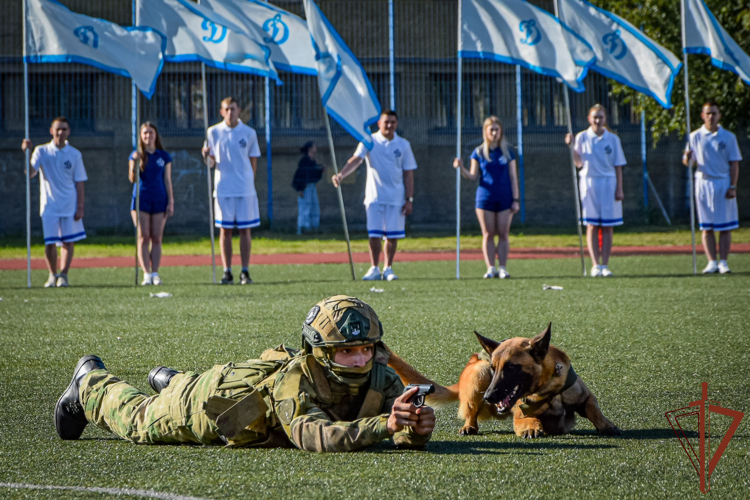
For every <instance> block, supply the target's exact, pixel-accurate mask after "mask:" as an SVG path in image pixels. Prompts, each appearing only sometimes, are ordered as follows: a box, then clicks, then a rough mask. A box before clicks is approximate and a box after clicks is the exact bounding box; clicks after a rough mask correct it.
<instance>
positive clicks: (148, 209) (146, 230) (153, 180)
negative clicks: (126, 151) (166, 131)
mask: <svg viewBox="0 0 750 500" xmlns="http://www.w3.org/2000/svg"><path fill="white" fill-rule="evenodd" d="M138 137H139V140H138V149H137V150H135V151H133V152H132V153H131V155H130V159H129V162H128V164H129V170H128V178H129V179H130V182H132V183H133V184H135V168H136V163H139V164H140V179H141V184H140V188H141V193H140V204H139V207H140V212H141V215H140V229H139V232H138V260H139V261H140V263H141V268H142V269H143V281H142V282H141V285H161V284H162V280H161V277H160V276H159V263H160V262H161V242H162V235H163V234H164V225H165V223H166V222H167V217H171V216H172V215H174V196H173V192H172V157H171V156H169V153H167V152H166V151H164V148H163V147H162V145H161V137H159V131H158V129H157V128H156V125H154V124H153V123H151V122H145V123H143V125H141V128H140V133H139V135H138ZM136 189H137V186H135V185H134V186H133V202H132V204H131V206H130V209H131V215H132V217H133V224H134V225H135V223H136V220H135V218H136V211H135V200H136ZM149 244H150V247H151V248H150V249H149Z"/></svg>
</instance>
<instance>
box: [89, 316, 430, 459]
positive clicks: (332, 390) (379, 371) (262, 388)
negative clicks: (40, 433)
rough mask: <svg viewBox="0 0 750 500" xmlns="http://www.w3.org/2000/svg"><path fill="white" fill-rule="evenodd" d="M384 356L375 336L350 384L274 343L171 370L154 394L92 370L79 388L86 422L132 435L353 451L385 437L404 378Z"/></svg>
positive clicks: (412, 441)
mask: <svg viewBox="0 0 750 500" xmlns="http://www.w3.org/2000/svg"><path fill="white" fill-rule="evenodd" d="M368 307H369V306H368ZM378 338H379V336H378ZM387 362H388V354H387V351H386V350H385V348H384V347H383V346H382V344H380V343H377V344H376V349H375V355H374V357H373V361H372V363H373V364H372V369H371V370H370V373H369V374H368V375H369V376H367V377H365V380H366V382H365V383H363V384H359V385H358V384H357V383H348V382H352V380H347V378H346V377H342V376H341V375H338V374H336V373H334V372H333V371H331V370H330V369H329V368H328V367H327V366H325V364H324V363H321V361H320V359H319V358H318V357H316V356H315V355H313V354H309V353H307V354H306V353H304V352H303V353H296V352H294V351H293V350H290V349H286V348H284V347H283V346H280V347H278V348H276V349H269V350H268V351H266V352H264V353H263V355H262V356H261V359H260V360H249V361H247V362H244V363H236V364H235V363H229V364H227V365H216V366H214V367H213V368H211V369H210V370H208V371H207V372H204V373H202V374H199V373H196V372H183V373H178V374H177V375H175V376H174V377H173V378H172V380H171V382H170V383H169V385H168V386H167V387H166V388H165V389H164V390H163V391H162V392H161V393H160V394H158V395H155V396H148V395H147V394H145V393H143V392H141V391H140V390H138V389H136V388H135V387H133V386H131V385H130V384H128V383H127V382H124V381H122V380H120V379H118V378H117V377H115V376H113V375H111V374H110V373H108V372H107V371H106V370H92V371H91V372H89V373H87V374H86V376H85V377H83V379H81V381H80V391H79V396H80V402H81V404H82V406H83V408H84V410H85V414H86V419H87V420H88V421H89V422H90V423H92V424H95V425H96V426H98V427H100V428H102V429H104V430H107V431H110V432H112V433H114V434H116V435H117V436H120V437H121V438H123V439H126V440H128V441H132V442H134V443H147V444H205V445H210V444H227V445H229V446H232V447H277V446H281V447H284V446H286V447H289V446H291V445H294V446H296V447H298V448H301V449H303V450H307V451H315V452H343V451H353V450H358V449H361V448H363V447H366V446H369V445H372V444H375V443H378V442H380V441H383V440H385V439H388V438H390V437H391V435H390V434H389V433H388V431H387V429H386V422H387V420H388V415H389V414H390V412H391V408H392V407H393V404H394V401H395V400H396V398H397V397H399V396H400V395H401V394H402V393H403V390H404V386H403V384H402V382H401V379H399V377H398V375H396V373H395V372H394V371H393V370H392V369H391V368H389V367H388V366H386V365H387ZM429 439H430V435H426V436H422V435H419V434H417V433H416V432H414V431H413V429H412V428H410V427H405V428H404V430H403V431H400V432H397V433H395V434H394V435H393V440H394V442H395V443H396V444H397V445H399V446H403V447H422V446H424V445H425V444H427V442H428V441H429Z"/></svg>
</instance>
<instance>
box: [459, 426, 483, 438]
mask: <svg viewBox="0 0 750 500" xmlns="http://www.w3.org/2000/svg"><path fill="white" fill-rule="evenodd" d="M475 434H479V429H477V428H476V427H472V426H470V425H464V426H463V427H461V430H460V431H458V435H459V436H471V435H475Z"/></svg>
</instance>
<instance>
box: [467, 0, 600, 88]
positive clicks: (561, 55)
mask: <svg viewBox="0 0 750 500" xmlns="http://www.w3.org/2000/svg"><path fill="white" fill-rule="evenodd" d="M564 32H566V34H569V35H570V36H569V37H566V36H565V34H564ZM460 36H461V43H460V46H459V49H458V57H463V58H473V59H491V60H494V61H499V62H504V63H508V64H518V65H521V66H523V67H524V68H528V69H530V70H532V71H536V72H537V73H541V74H543V75H548V76H554V77H556V78H560V79H562V81H564V82H565V84H566V85H567V86H568V87H570V88H571V89H573V90H575V91H576V92H583V91H584V87H583V83H582V80H583V78H584V77H585V76H586V72H587V70H588V67H589V66H591V65H592V64H593V63H594V62H595V61H596V56H595V55H594V52H593V50H592V48H591V46H589V44H588V43H586V41H585V40H583V39H582V38H581V37H579V36H578V35H576V34H575V33H573V32H572V31H571V30H570V29H569V28H568V27H567V26H565V25H564V24H562V23H561V22H560V20H559V19H557V18H556V17H555V16H553V15H552V14H550V13H549V12H547V11H546V10H543V9H540V8H539V7H536V6H534V5H531V4H530V3H528V2H525V1H523V0H463V1H462V2H461V33H460Z"/></svg>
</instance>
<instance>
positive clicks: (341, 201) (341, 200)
mask: <svg viewBox="0 0 750 500" xmlns="http://www.w3.org/2000/svg"><path fill="white" fill-rule="evenodd" d="M323 116H324V118H325V121H326V132H327V133H328V148H329V149H330V150H331V163H332V164H333V173H334V174H335V175H339V167H338V165H337V164H336V150H335V149H334V148H333V135H332V134H331V122H330V121H329V119H328V111H326V109H325V107H323ZM336 192H337V193H338V195H339V210H341V222H342V223H343V224H344V237H346V248H347V250H348V251H349V266H350V267H351V269H352V280H353V281H357V275H356V274H354V257H353V256H352V244H351V241H350V240H349V227H348V226H347V225H346V210H345V209H344V195H343V194H342V193H341V183H339V185H338V186H337V188H336Z"/></svg>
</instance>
